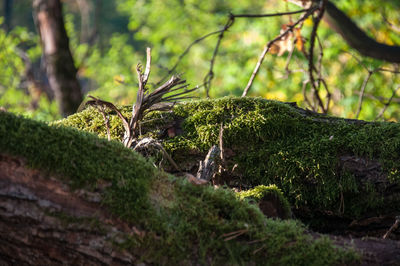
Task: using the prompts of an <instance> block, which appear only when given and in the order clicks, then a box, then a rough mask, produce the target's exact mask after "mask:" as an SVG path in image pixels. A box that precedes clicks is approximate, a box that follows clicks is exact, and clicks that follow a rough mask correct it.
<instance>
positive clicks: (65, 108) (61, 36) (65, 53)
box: [33, 0, 82, 117]
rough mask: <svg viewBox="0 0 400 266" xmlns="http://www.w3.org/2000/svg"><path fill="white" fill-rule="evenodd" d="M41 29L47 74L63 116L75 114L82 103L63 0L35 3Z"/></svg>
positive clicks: (40, 0)
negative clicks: (65, 22)
mask: <svg viewBox="0 0 400 266" xmlns="http://www.w3.org/2000/svg"><path fill="white" fill-rule="evenodd" d="M33 8H34V11H35V16H36V21H37V28H38V31H39V33H40V38H41V42H42V49H43V55H44V58H45V64H46V72H47V75H48V79H49V83H50V86H51V88H52V90H53V91H54V94H55V97H56V100H57V102H58V105H59V110H60V113H61V115H62V116H64V117H65V116H68V115H70V114H73V113H75V112H76V110H77V109H78V107H79V105H80V104H81V102H82V93H81V87H80V84H79V81H78V79H77V69H76V67H75V65H74V60H73V58H72V54H71V51H70V49H69V40H68V36H67V33H66V31H65V27H64V20H63V16H62V6H61V3H60V1H59V0H35V1H33Z"/></svg>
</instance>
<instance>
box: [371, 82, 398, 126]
mask: <svg viewBox="0 0 400 266" xmlns="http://www.w3.org/2000/svg"><path fill="white" fill-rule="evenodd" d="M399 89H400V85H399V86H397V88H396V89H395V90H394V91H393V93H392V96H390V98H389V100H388V101H387V102H386V103H385V105H384V106H383V108H382V110H381V111H380V112H379V114H378V115H377V116H376V117H375V120H378V119H379V118H381V117H382V116H383V113H385V111H386V109H387V108H388V107H389V105H390V104H391V103H392V101H393V98H394V96H396V93H397V91H398V90H399Z"/></svg>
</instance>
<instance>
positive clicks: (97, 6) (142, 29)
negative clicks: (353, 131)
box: [0, 0, 400, 121]
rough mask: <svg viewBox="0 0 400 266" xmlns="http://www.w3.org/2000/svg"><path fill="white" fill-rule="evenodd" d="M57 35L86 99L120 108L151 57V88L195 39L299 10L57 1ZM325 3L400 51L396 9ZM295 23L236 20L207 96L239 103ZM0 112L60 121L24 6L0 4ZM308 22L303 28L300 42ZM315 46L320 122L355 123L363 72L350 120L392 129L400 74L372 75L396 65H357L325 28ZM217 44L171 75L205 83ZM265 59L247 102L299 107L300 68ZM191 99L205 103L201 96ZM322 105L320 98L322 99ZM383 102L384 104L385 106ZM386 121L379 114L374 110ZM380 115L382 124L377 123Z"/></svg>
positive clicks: (239, 4) (247, 0)
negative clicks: (323, 111) (63, 38)
mask: <svg viewBox="0 0 400 266" xmlns="http://www.w3.org/2000/svg"><path fill="white" fill-rule="evenodd" d="M62 3H63V12H64V22H65V27H66V30H67V33H68V36H69V40H70V48H71V51H72V54H73V57H74V60H75V64H76V67H77V68H78V76H79V80H80V83H81V86H82V88H83V91H84V93H85V94H88V93H90V94H91V95H94V96H96V97H99V98H101V99H103V100H106V101H111V102H114V103H116V104H119V105H123V104H132V102H133V101H134V99H135V97H136V92H137V74H136V70H135V69H136V65H137V63H138V62H143V63H145V61H146V54H145V52H146V47H151V48H152V57H153V63H152V73H151V77H150V83H149V85H150V86H151V85H152V84H151V82H153V83H157V82H158V81H159V80H160V79H161V78H163V77H164V76H165V75H167V74H168V72H169V70H170V69H171V68H173V66H174V65H175V63H176V62H177V60H178V58H179V56H180V55H181V54H182V53H183V52H184V51H185V49H186V48H187V47H188V46H189V45H190V44H191V43H192V42H193V41H195V40H196V39H198V38H200V37H202V36H204V35H206V34H207V33H210V32H214V31H217V30H220V29H221V28H222V27H223V26H224V25H225V23H226V21H227V19H228V15H229V12H232V13H234V14H246V13H247V14H248V13H253V14H254V13H258V14H260V13H274V12H279V11H281V12H286V11H292V10H299V7H297V6H295V5H293V4H290V3H287V2H286V1H284V0H267V1H265V0H264V1H259V0H237V1H228V0H208V1H200V0H185V1H184V0H118V1H106V0H64V1H62ZM334 3H335V4H336V5H337V7H339V8H340V9H341V10H343V11H344V12H345V13H346V14H347V15H349V16H350V17H351V18H352V19H353V20H354V21H355V22H356V23H357V24H358V25H359V26H360V27H361V28H362V29H364V30H365V31H366V32H367V33H368V34H369V35H370V36H374V37H375V38H376V40H378V41H380V42H384V43H387V44H390V45H393V44H397V45H400V31H399V28H400V16H399V14H400V12H399V11H400V1H398V0H387V1H373V0H354V1H347V0H336V1H334ZM298 17H299V15H293V16H292V17H290V16H284V17H273V18H240V19H236V21H235V24H234V25H233V26H232V27H231V28H230V29H229V31H227V32H226V33H225V35H224V38H223V39H222V43H221V47H220V48H219V53H218V56H217V57H216V61H215V64H214V79H213V80H212V86H211V88H210V97H211V98H216V97H222V96H227V95H236V96H240V95H241V94H242V92H243V90H244V88H245V86H246V84H247V82H248V80H249V77H250V75H251V73H252V72H253V69H254V66H255V65H256V63H257V60H258V58H259V55H260V53H261V52H262V50H263V47H264V45H265V44H266V43H267V42H268V41H270V40H272V39H273V38H275V37H276V36H277V35H278V34H279V32H280V30H281V28H282V26H283V25H285V24H288V23H289V22H290V21H296V20H297V18H298ZM0 24H1V29H0V106H1V107H2V108H5V109H6V110H8V111H11V112H16V113H20V114H24V115H26V116H28V117H32V118H34V119H39V120H47V121H49V120H54V119H59V118H61V115H60V114H59V112H58V109H57V105H56V103H55V102H54V100H53V99H54V95H53V94H52V92H51V90H50V89H49V85H48V81H47V78H46V74H45V71H44V67H43V60H42V56H41V54H42V53H41V47H40V41H39V40H40V38H39V36H38V33H37V30H36V27H35V22H34V17H33V13H32V1H31V0H3V3H2V5H1V7H0ZM311 29H312V21H311V19H308V20H306V21H305V23H304V27H303V28H302V32H301V33H302V36H303V37H305V38H306V39H305V40H306V43H305V45H306V46H307V45H308V43H307V38H309V35H310V32H311ZM318 37H319V39H320V40H321V43H322V46H323V47H324V49H323V52H324V56H323V60H322V66H323V68H322V72H321V74H322V75H323V77H324V79H325V81H326V83H327V85H328V86H329V90H330V92H331V93H332V101H331V103H330V108H329V113H330V114H332V115H337V116H342V117H348V118H357V113H358V109H359V107H358V104H359V94H360V93H359V92H360V89H361V88H362V86H363V83H364V82H365V81H366V78H367V77H368V74H369V72H371V73H373V74H372V75H371V76H370V79H369V80H368V83H367V85H366V87H365V93H364V98H363V101H362V109H361V110H360V112H359V116H358V118H360V119H366V120H374V119H376V118H377V117H378V118H379V119H384V120H390V121H399V120H400V108H399V107H400V106H399V104H400V90H399V91H396V90H397V89H398V87H399V85H400V75H399V74H396V73H391V72H380V71H376V70H377V69H379V68H387V69H392V70H396V71H398V70H399V66H398V65H394V64H389V63H385V62H383V61H379V60H374V59H370V58H365V57H362V56H361V55H359V54H358V53H357V52H356V51H355V50H353V49H351V48H349V47H348V46H347V44H346V43H345V42H344V41H343V40H342V38H341V37H340V36H339V35H338V34H337V33H336V32H334V31H333V30H331V29H330V28H329V27H328V26H327V24H325V23H323V22H322V24H321V25H320V27H319V29H318ZM217 41H218V37H217V35H213V36H210V37H208V38H207V39H204V40H202V41H201V42H198V43H196V44H195V45H194V46H193V47H192V48H191V49H190V51H189V52H188V54H186V55H185V57H183V59H182V60H181V61H180V63H179V65H178V66H177V68H176V69H175V71H174V72H176V73H182V74H183V77H184V78H185V79H186V80H187V81H188V83H190V84H191V85H192V86H196V85H201V84H203V83H204V81H203V80H204V77H205V76H206V75H207V73H208V71H209V68H210V60H211V58H212V55H213V52H214V48H215V46H216V43H217ZM288 54H289V53H288V52H286V53H284V54H283V55H277V54H274V55H272V54H268V55H267V56H266V58H265V60H264V62H263V64H262V66H261V69H260V72H259V75H258V76H257V78H256V80H255V81H254V84H253V87H252V89H251V90H250V93H249V94H248V96H261V97H263V98H267V99H276V100H280V101H290V102H297V103H298V105H300V106H302V107H307V105H306V103H305V102H304V94H303V92H302V87H303V82H304V81H305V80H307V79H308V74H307V63H308V62H307V59H306V58H305V57H304V55H303V54H302V53H300V52H299V51H297V50H294V51H293V55H292V58H291V61H290V64H289V65H287V60H288V56H289V55H288ZM196 94H197V95H196V96H198V97H199V98H204V97H205V96H206V92H205V90H204V88H202V87H201V88H200V89H199V90H198V91H197V92H196ZM321 96H322V97H323V96H324V95H323V92H321ZM390 98H392V99H391V104H390V105H389V106H386V107H385V104H386V103H388V101H389V99H390ZM383 108H384V110H385V112H384V113H383V115H382V114H381V113H382V110H383ZM379 114H381V116H380V117H379Z"/></svg>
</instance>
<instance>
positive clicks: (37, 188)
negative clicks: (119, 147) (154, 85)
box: [0, 155, 400, 265]
mask: <svg viewBox="0 0 400 266" xmlns="http://www.w3.org/2000/svg"><path fill="white" fill-rule="evenodd" d="M94 221H97V223H95V222H94ZM0 233H1V235H2V237H1V239H0V243H1V245H0V263H1V264H2V265H7V264H8V265H11V264H13V265H16V264H18V265H39V264H40V265H56V264H65V263H67V264H74V265H99V264H100V265H101V264H105V265H110V264H112V265H127V264H135V263H137V262H138V257H139V256H140V254H133V253H134V252H127V251H121V250H119V249H118V248H117V247H116V246H115V245H113V244H112V241H114V242H116V243H118V241H119V239H124V236H126V235H132V234H138V230H137V229H136V228H135V227H134V226H132V225H128V224H127V223H124V222H121V221H120V220H118V219H116V218H115V217H112V216H111V215H110V214H109V213H107V212H106V211H105V210H104V209H102V208H101V206H100V204H99V197H98V195H96V193H89V192H87V191H83V190H77V191H74V192H72V191H71V190H70V189H69V188H68V186H67V185H66V184H64V183H62V182H60V181H59V180H57V179H56V178H54V177H52V176H49V175H47V174H46V173H44V172H42V171H38V170H33V169H30V168H28V167H27V166H26V165H25V162H24V160H22V159H19V158H16V157H10V156H6V155H1V156H0ZM313 235H314V237H315V238H319V237H320V235H318V234H313ZM111 240H112V241H111ZM332 240H333V241H334V242H335V243H336V244H337V245H339V246H343V247H349V246H354V247H355V248H356V250H358V251H360V252H361V253H362V254H363V255H362V264H363V265H377V264H384V265H396V263H398V262H399V261H400V243H399V242H398V241H397V242H396V241H392V240H380V239H365V240H362V239H346V238H339V237H332ZM193 263H196V262H193Z"/></svg>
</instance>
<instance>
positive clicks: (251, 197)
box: [237, 185, 292, 218]
mask: <svg viewBox="0 0 400 266" xmlns="http://www.w3.org/2000/svg"><path fill="white" fill-rule="evenodd" d="M237 196H238V197H239V198H240V199H242V200H243V199H246V200H248V201H250V202H252V201H254V202H255V203H257V204H258V203H259V202H261V201H262V200H268V201H272V202H273V203H274V204H276V206H275V207H276V209H277V210H278V212H279V214H280V215H281V216H282V218H290V217H291V216H292V211H291V209H290V204H289V202H288V200H287V199H286V198H285V196H283V194H282V191H281V190H280V189H279V188H278V187H277V186H276V185H269V186H265V185H259V186H256V187H254V188H253V189H249V190H245V191H240V192H238V193H237Z"/></svg>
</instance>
